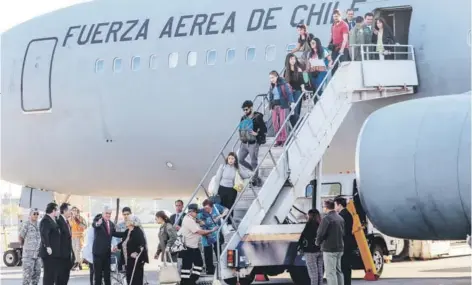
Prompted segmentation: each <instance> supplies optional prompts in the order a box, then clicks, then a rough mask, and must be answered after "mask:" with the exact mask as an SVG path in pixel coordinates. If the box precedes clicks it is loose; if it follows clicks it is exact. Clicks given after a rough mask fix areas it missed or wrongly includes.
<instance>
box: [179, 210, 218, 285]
mask: <svg viewBox="0 0 472 285" xmlns="http://www.w3.org/2000/svg"><path fill="white" fill-rule="evenodd" d="M197 214H198V205H197V204H190V205H188V213H187V215H186V216H185V217H184V218H183V220H182V227H181V228H180V231H179V233H180V234H182V236H183V238H184V242H185V246H186V247H187V249H186V250H184V251H182V252H180V256H181V258H182V270H181V272H180V274H181V275H180V276H181V278H182V281H181V282H180V284H181V285H195V284H196V283H197V280H198V278H200V275H201V274H202V269H203V259H202V254H201V253H200V249H199V248H198V245H199V243H200V239H201V238H202V236H204V235H208V234H210V233H212V232H214V231H217V230H218V227H215V228H213V229H211V230H202V229H201V228H200V226H199V225H198V222H197V219H196V218H197Z"/></svg>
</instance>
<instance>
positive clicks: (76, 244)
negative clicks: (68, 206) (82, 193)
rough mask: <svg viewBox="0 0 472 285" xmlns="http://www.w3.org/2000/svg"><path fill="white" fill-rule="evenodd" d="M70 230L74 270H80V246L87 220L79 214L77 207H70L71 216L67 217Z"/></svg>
mask: <svg viewBox="0 0 472 285" xmlns="http://www.w3.org/2000/svg"><path fill="white" fill-rule="evenodd" d="M69 223H70V227H71V230H72V249H73V250H74V255H75V260H76V263H75V265H74V268H75V270H82V247H83V245H84V232H85V230H87V222H86V221H85V219H84V218H83V217H82V216H81V215H80V210H79V208H77V207H73V208H72V216H71V217H70V218H69Z"/></svg>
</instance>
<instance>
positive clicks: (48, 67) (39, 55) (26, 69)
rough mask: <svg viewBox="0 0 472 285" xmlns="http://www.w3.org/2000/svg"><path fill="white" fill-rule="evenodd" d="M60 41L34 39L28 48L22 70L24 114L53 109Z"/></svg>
mask: <svg viewBox="0 0 472 285" xmlns="http://www.w3.org/2000/svg"><path fill="white" fill-rule="evenodd" d="M57 42H58V39H57V38H55V37H53V38H41V39H34V40H31V41H30V42H29V43H28V46H27V47H26V52H25V57H24V60H23V68H22V70H21V108H22V109H23V111H24V112H38V111H49V110H51V108H52V94H51V79H52V78H51V77H52V74H51V73H52V64H53V61H54V53H55V51H56V46H57Z"/></svg>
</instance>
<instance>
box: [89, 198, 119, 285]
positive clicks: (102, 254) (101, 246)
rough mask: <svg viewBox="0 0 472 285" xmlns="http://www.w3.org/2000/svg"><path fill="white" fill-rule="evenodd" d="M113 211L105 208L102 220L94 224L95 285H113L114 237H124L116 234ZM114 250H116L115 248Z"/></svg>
mask: <svg viewBox="0 0 472 285" xmlns="http://www.w3.org/2000/svg"><path fill="white" fill-rule="evenodd" d="M111 212H112V211H111V209H110V208H109V207H105V208H104V210H103V213H102V218H101V219H99V220H98V221H96V222H94V223H93V224H92V227H93V228H94V229H95V239H94V241H93V247H92V254H93V268H94V271H95V284H102V278H103V281H104V282H105V285H111V281H110V257H111V246H110V244H111V240H112V237H113V236H115V237H123V233H118V232H116V228H115V224H113V222H112V221H110V218H111ZM113 250H116V248H114V249H113Z"/></svg>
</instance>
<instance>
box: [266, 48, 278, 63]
mask: <svg viewBox="0 0 472 285" xmlns="http://www.w3.org/2000/svg"><path fill="white" fill-rule="evenodd" d="M275 52H276V48H275V46H274V45H270V46H267V47H266V51H265V58H266V60H267V61H274V60H275Z"/></svg>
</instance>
